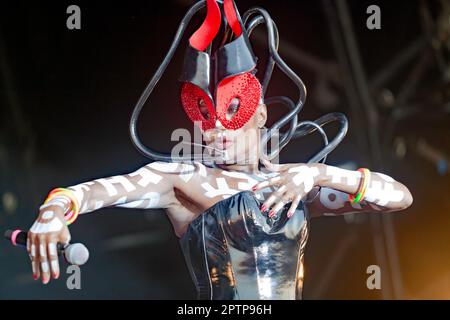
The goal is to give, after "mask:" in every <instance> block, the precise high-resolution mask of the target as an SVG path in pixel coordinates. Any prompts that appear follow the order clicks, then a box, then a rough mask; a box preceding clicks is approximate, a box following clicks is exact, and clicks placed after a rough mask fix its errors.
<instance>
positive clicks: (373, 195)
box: [307, 164, 413, 217]
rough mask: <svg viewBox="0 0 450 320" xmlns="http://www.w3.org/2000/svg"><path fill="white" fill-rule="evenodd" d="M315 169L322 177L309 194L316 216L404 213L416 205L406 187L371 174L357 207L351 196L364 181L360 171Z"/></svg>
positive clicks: (319, 167) (331, 168)
mask: <svg viewBox="0 0 450 320" xmlns="http://www.w3.org/2000/svg"><path fill="white" fill-rule="evenodd" d="M313 166H316V167H317V168H318V170H319V173H320V174H319V175H318V176H317V178H316V179H315V180H316V182H315V187H314V189H313V190H311V192H309V194H308V200H307V205H308V207H309V209H310V212H311V216H312V217H320V216H334V215H341V214H348V213H357V212H374V211H379V212H393V211H399V210H404V209H406V208H408V207H409V206H411V204H412V202H413V197H412V195H411V193H410V192H409V190H408V188H407V187H406V186H405V185H403V184H402V183H400V182H398V181H395V180H394V179H393V178H391V177H389V176H387V175H385V174H382V173H378V172H371V173H370V183H369V185H368V187H367V191H366V195H365V197H364V200H363V201H361V202H360V203H357V204H354V203H352V202H350V201H349V199H348V196H349V194H355V193H356V192H357V191H358V187H359V185H360V183H361V179H362V174H361V173H360V172H359V171H352V170H346V169H341V168H338V167H333V166H328V165H323V164H314V165H313ZM319 187H320V189H319Z"/></svg>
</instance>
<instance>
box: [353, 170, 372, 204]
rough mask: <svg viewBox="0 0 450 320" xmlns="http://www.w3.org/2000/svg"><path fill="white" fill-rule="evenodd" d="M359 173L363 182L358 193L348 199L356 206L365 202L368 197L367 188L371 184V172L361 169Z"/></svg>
mask: <svg viewBox="0 0 450 320" xmlns="http://www.w3.org/2000/svg"><path fill="white" fill-rule="evenodd" d="M358 171H359V172H361V174H362V181H361V183H360V184H359V188H358V191H357V192H356V193H355V194H350V195H349V196H348V199H349V201H350V202H352V203H354V204H356V203H360V202H361V201H363V200H364V197H365V195H366V191H367V187H368V185H369V183H370V170H369V169H366V168H360V169H358Z"/></svg>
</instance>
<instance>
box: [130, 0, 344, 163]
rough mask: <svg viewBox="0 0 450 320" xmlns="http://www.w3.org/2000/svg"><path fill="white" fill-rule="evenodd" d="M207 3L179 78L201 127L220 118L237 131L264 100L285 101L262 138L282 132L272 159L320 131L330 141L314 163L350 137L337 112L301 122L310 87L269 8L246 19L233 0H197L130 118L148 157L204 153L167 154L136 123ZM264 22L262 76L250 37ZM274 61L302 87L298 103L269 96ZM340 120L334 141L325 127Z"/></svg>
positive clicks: (188, 110) (187, 104) (134, 134)
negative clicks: (281, 50) (286, 57)
mask: <svg viewBox="0 0 450 320" xmlns="http://www.w3.org/2000/svg"><path fill="white" fill-rule="evenodd" d="M205 5H206V7H207V10H206V17H205V19H204V21H203V23H202V25H201V26H200V28H198V29H197V31H196V32H195V33H194V34H193V35H192V36H191V37H190V38H189V44H188V46H187V49H186V51H185V58H184V64H183V70H182V73H181V77H180V80H181V82H182V86H181V103H182V105H183V108H184V110H185V112H186V114H187V115H188V117H189V118H190V119H191V120H192V121H193V122H199V123H201V129H202V130H208V129H210V128H213V127H215V124H216V121H220V123H221V124H222V125H223V126H224V127H225V128H227V129H229V130H236V129H239V128H241V127H242V126H244V125H245V123H246V122H247V121H248V120H250V118H251V117H252V116H253V114H254V113H255V111H256V109H257V107H258V105H259V104H260V103H261V102H262V101H264V103H265V104H266V105H270V104H283V105H285V106H287V107H288V108H289V109H290V110H289V111H288V112H287V114H286V115H284V116H283V117H281V118H280V119H279V120H277V121H276V122H275V123H274V124H273V125H272V127H271V128H270V129H269V130H268V132H267V133H266V134H264V136H263V139H262V143H263V144H264V145H265V144H266V143H267V142H268V141H269V139H270V138H271V137H272V136H273V135H274V134H280V136H279V141H280V143H279V146H278V148H276V150H271V153H270V154H268V155H267V158H268V159H272V158H274V157H275V156H276V155H277V154H278V153H279V152H280V150H281V149H282V148H283V147H284V146H285V145H286V144H287V143H289V141H290V140H291V139H292V138H298V137H301V136H305V135H307V134H309V133H312V132H314V131H315V130H318V131H319V132H320V133H321V134H322V136H323V137H324V141H325V144H326V146H325V148H324V149H323V150H321V151H320V152H319V153H318V154H317V155H316V156H315V157H313V158H312V159H310V162H316V161H318V160H320V159H323V160H325V158H326V155H327V154H328V153H329V152H331V151H332V150H333V149H334V148H335V147H336V146H337V145H338V144H339V143H340V141H341V140H342V139H343V138H344V136H345V133H346V131H347V120H346V118H345V116H344V115H342V114H339V113H333V114H328V115H325V116H323V117H321V118H319V119H317V120H315V121H304V122H301V123H297V114H298V113H299V112H300V111H301V109H302V107H303V104H304V102H305V99H306V88H305V86H304V84H303V82H302V80H301V79H300V77H299V76H298V75H297V74H296V73H295V72H294V71H292V70H291V68H289V66H288V65H287V64H286V63H285V62H284V61H283V60H282V59H281V57H280V56H279V54H278V40H279V39H278V30H277V27H276V25H275V23H274V21H273V20H272V19H271V17H270V15H269V14H268V12H267V11H266V10H264V9H262V8H259V7H255V8H251V9H249V10H248V11H247V12H246V13H245V14H244V15H243V17H242V18H241V16H240V15H239V12H238V10H237V8H236V5H235V3H234V1H233V0H202V1H199V2H197V3H196V4H194V5H193V6H192V7H191V8H190V9H189V10H188V12H187V13H186V15H185V16H184V18H183V20H182V21H181V24H180V26H179V28H178V31H177V33H176V35H175V39H174V40H173V43H172V45H171V47H170V49H169V52H168V53H167V55H166V57H165V58H164V60H163V62H162V64H161V65H160V67H159V68H158V70H157V71H156V73H155V74H154V76H153V77H152V79H151V80H150V82H149V84H148V85H147V87H146V89H145V90H144V92H143V94H142V95H141V97H140V99H139V101H138V102H137V104H136V106H135V108H134V111H133V114H132V117H131V121H130V134H131V138H132V141H133V143H134V145H135V146H136V148H137V149H138V150H139V151H140V152H142V153H143V154H144V155H145V156H147V157H149V158H152V159H154V160H159V161H169V162H171V161H191V160H201V158H202V155H197V157H198V159H196V156H194V157H193V156H189V157H187V158H186V157H177V158H174V157H173V156H171V155H170V154H163V153H160V152H157V151H154V150H152V149H150V148H148V147H146V146H144V145H143V144H142V143H141V141H140V139H139V137H138V135H137V128H136V127H137V126H136V124H137V120H138V117H139V114H140V112H141V110H142V108H143V106H144V104H145V102H146V101H147V99H148V97H149V95H150V94H151V92H152V90H153V88H154V87H155V85H156V83H157V82H158V81H159V79H160V78H161V76H162V74H163V73H164V71H165V69H166V68H167V65H168V64H169V63H170V61H171V60H172V58H173V55H174V53H175V51H176V49H177V47H178V46H179V44H180V41H181V39H182V36H183V34H184V32H185V30H186V27H187V26H188V24H189V22H190V20H191V18H192V17H193V16H194V15H195V14H196V13H197V12H199V11H200V10H201V9H203V8H204V7H205ZM260 24H265V25H266V28H267V34H268V49H269V59H268V62H267V64H266V66H265V72H264V77H263V79H262V80H261V81H260V80H259V79H258V78H257V77H256V75H255V74H256V67H257V58H256V57H255V55H254V53H253V50H252V47H251V43H250V39H249V38H250V35H251V33H252V31H253V30H254V28H255V27H257V26H258V25H260ZM221 25H222V26H224V27H226V28H225V32H224V36H223V39H222V41H221V43H220V45H219V46H217V47H216V48H215V50H214V52H212V51H213V50H212V48H213V41H214V40H215V39H217V38H218V36H219V33H220V32H219V31H220V30H221ZM275 65H276V66H277V67H278V68H279V69H280V70H281V71H282V72H284V73H285V74H286V75H287V76H288V77H289V78H290V79H291V80H292V81H293V82H294V84H295V85H296V86H297V87H298V89H299V98H298V101H297V103H294V102H293V101H292V100H291V99H289V98H287V97H271V98H266V97H265V94H266V89H267V86H268V83H269V81H270V78H271V75H272V71H273V68H274V66H275ZM236 101H237V103H238V104H239V107H238V109H237V111H236V112H235V113H234V114H233V116H232V117H231V118H230V117H228V116H227V110H228V108H229V107H230V105H231V104H232V102H233V104H236ZM335 120H338V121H340V123H341V130H340V132H339V133H338V135H337V136H336V137H335V138H334V139H333V141H331V142H330V143H328V139H327V137H326V134H325V132H324V131H323V129H322V126H323V125H325V124H326V123H329V122H331V121H335ZM286 124H289V125H290V128H289V130H287V131H286V132H283V133H279V130H280V129H281V128H282V127H284V126H285V125H286Z"/></svg>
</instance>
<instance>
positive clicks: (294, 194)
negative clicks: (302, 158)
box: [252, 160, 321, 218]
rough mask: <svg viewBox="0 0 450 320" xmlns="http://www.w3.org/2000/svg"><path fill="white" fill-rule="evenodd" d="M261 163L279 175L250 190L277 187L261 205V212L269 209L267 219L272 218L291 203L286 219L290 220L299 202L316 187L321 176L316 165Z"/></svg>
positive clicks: (265, 161) (264, 161)
mask: <svg viewBox="0 0 450 320" xmlns="http://www.w3.org/2000/svg"><path fill="white" fill-rule="evenodd" d="M262 162H263V163H264V165H265V166H266V168H267V169H268V170H270V171H272V172H278V173H279V175H277V176H276V177H273V178H271V179H268V180H265V181H262V182H260V183H258V184H256V185H255V186H254V187H253V188H252V190H253V191H257V190H260V189H263V188H266V187H269V186H274V185H277V186H279V188H278V189H277V190H276V191H274V192H273V193H272V194H271V195H270V196H269V198H267V200H266V201H265V202H264V203H263V204H262V206H261V212H264V211H266V210H268V209H269V208H271V210H270V211H269V217H270V218H272V217H273V216H275V215H276V214H277V212H278V211H279V210H280V209H281V208H283V207H284V206H285V205H286V204H287V203H289V202H292V204H291V206H290V208H289V211H288V213H287V216H288V218H291V217H292V215H293V214H294V212H295V209H296V208H297V206H298V204H299V203H300V201H301V200H302V199H304V198H305V197H306V196H307V195H308V193H309V192H310V191H311V190H312V188H313V187H315V186H316V185H318V182H319V177H320V176H321V175H320V171H319V168H318V166H317V164H312V165H308V164H303V163H293V164H281V165H276V164H272V163H271V162H269V161H267V160H263V161H262Z"/></svg>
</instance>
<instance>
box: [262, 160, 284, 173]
mask: <svg viewBox="0 0 450 320" xmlns="http://www.w3.org/2000/svg"><path fill="white" fill-rule="evenodd" d="M262 163H263V164H264V166H265V167H266V168H267V169H268V170H270V171H275V172H280V171H283V170H284V169H285V165H283V164H273V163H272V162H270V161H269V160H267V159H262Z"/></svg>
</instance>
